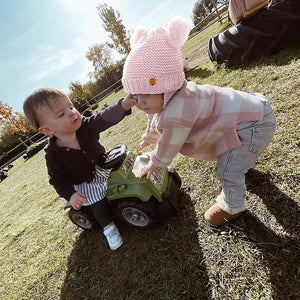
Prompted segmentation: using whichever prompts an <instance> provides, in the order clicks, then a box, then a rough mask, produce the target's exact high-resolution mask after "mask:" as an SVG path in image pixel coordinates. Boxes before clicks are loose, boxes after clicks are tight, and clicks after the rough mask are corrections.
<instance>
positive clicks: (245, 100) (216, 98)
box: [143, 81, 263, 167]
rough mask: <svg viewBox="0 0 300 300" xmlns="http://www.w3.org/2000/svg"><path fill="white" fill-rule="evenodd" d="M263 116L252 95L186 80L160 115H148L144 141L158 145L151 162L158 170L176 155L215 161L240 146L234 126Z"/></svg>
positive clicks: (261, 106) (259, 104) (259, 105)
mask: <svg viewBox="0 0 300 300" xmlns="http://www.w3.org/2000/svg"><path fill="white" fill-rule="evenodd" d="M262 117H263V104H262V102H261V100H260V99H258V98H257V97H256V96H254V95H251V94H248V93H245V92H241V91H237V90H234V89H232V88H228V87H216V86H211V85H197V84H196V83H194V82H192V81H185V82H184V84H183V86H182V88H181V89H180V90H179V91H178V92H177V93H176V94H175V95H174V96H173V97H172V98H171V100H170V102H169V103H168V105H167V106H166V107H165V109H164V110H163V111H162V112H161V113H160V114H159V115H148V118H149V120H148V125H147V129H146V132H145V133H144V135H143V140H144V141H145V142H147V143H149V144H155V143H156V144H157V145H156V148H155V149H154V151H153V152H152V154H151V160H152V162H153V164H154V165H156V166H159V167H163V166H167V165H169V164H170V163H171V162H172V160H173V158H174V157H175V156H176V154H177V153H181V154H183V155H186V156H190V157H194V158H198V159H203V160H217V158H218V156H219V155H221V154H222V153H224V152H226V151H228V150H231V149H234V148H236V147H239V146H240V145H241V142H240V140H239V137H238V135H237V132H236V127H237V124H239V123H241V122H248V121H257V120H260V119H261V118H262Z"/></svg>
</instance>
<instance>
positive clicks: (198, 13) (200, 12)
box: [193, 0, 228, 27]
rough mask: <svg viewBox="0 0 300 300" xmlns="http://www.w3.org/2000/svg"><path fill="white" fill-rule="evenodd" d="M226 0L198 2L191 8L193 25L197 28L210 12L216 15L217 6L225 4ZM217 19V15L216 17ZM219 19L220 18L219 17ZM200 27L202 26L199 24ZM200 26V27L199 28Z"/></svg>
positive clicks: (201, 0) (202, 0)
mask: <svg viewBox="0 0 300 300" xmlns="http://www.w3.org/2000/svg"><path fill="white" fill-rule="evenodd" d="M227 2H228V1H227V0H198V1H196V2H195V4H194V7H193V23H194V26H197V27H199V23H200V22H202V21H204V20H205V19H206V18H207V17H208V16H209V15H210V14H211V13H212V12H214V11H215V12H216V13H217V15H218V9H217V8H218V6H220V5H221V4H225V3H227ZM218 17H219V15H218ZM219 18H220V17H219ZM201 25H202V24H201ZM201 25H200V27H201Z"/></svg>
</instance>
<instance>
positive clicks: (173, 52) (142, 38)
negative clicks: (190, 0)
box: [122, 17, 189, 100]
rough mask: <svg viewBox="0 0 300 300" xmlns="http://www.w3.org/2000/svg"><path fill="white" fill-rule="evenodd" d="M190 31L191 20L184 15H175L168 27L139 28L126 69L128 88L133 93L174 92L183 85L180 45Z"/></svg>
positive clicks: (126, 84) (124, 77)
mask: <svg viewBox="0 0 300 300" xmlns="http://www.w3.org/2000/svg"><path fill="white" fill-rule="evenodd" d="M188 34H189V24H188V21H187V20H185V19H184V18H182V17H176V18H174V19H172V20H171V21H170V22H169V23H168V25H167V30H166V29H164V28H156V29H153V30H150V31H148V30H147V29H146V28H145V27H138V28H136V29H135V30H134V32H133V34H132V36H131V39H130V44H131V52H130V53H129V55H128V57H127V59H126V61H125V64H124V69H123V77H122V83H123V86H124V89H125V91H126V92H127V93H131V94H162V93H164V94H165V95H167V94H172V95H173V93H171V92H175V91H177V90H178V89H180V88H181V86H182V84H183V81H184V78H185V76H184V71H183V61H182V56H181V52H180V48H181V47H182V46H183V44H184V43H185V42H186V40H187V37H188ZM168 100H169V99H168Z"/></svg>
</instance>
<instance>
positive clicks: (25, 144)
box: [0, 2, 228, 170]
mask: <svg viewBox="0 0 300 300" xmlns="http://www.w3.org/2000/svg"><path fill="white" fill-rule="evenodd" d="M227 5H228V2H227V3H224V4H222V5H220V6H218V7H217V6H215V9H214V10H213V11H212V12H211V13H210V14H209V15H208V16H206V17H205V18H204V19H203V20H201V21H199V23H197V24H196V25H195V26H194V27H193V28H192V29H191V32H193V31H194V33H193V34H191V35H189V38H188V39H191V38H193V37H194V36H196V35H198V34H200V33H202V32H203V31H204V30H205V29H207V28H209V27H210V26H212V25H213V24H215V23H216V22H220V23H222V21H223V20H224V19H227V18H228V15H227V14H225V15H224V16H221V14H220V13H219V12H220V11H221V10H222V9H223V8H225V7H226V6H227ZM213 15H217V18H216V19H215V20H214V21H213V22H209V24H207V25H206V26H204V27H202V24H206V22H207V20H209V19H210V18H211V17H212V16H213ZM197 28H201V29H200V30H197ZM121 88H122V82H121V79H119V80H118V81H116V82H115V83H114V84H112V85H111V86H109V87H108V88H106V89H105V90H103V91H101V92H100V93H98V94H97V95H95V96H93V97H92V98H91V99H89V100H88V101H87V102H88V105H89V106H91V103H93V102H94V100H96V103H97V104H98V103H99V102H101V101H102V100H103V99H104V98H106V97H108V96H109V95H110V94H112V93H115V92H116V91H119V90H120V89H121ZM84 105H85V104H82V105H81V107H83V106H84ZM39 135H41V134H40V133H36V134H34V135H32V136H30V137H28V138H26V139H24V140H22V139H21V138H19V139H20V144H18V145H17V146H16V147H14V148H13V149H11V150H9V151H8V152H6V153H3V154H2V155H1V156H0V163H1V159H2V158H4V157H7V156H9V155H10V153H14V152H15V151H17V149H19V148H21V149H22V148H23V149H24V147H26V149H24V150H21V151H20V152H19V153H18V154H17V155H15V156H14V157H12V158H11V159H9V160H8V161H5V163H3V164H2V165H0V170H1V169H3V168H4V167H7V166H8V165H9V164H11V163H12V162H13V161H15V160H16V159H18V158H19V157H20V156H22V155H24V154H25V153H26V152H27V150H28V148H30V147H31V146H32V144H36V143H39V142H41V141H43V140H44V139H46V138H47V137H45V136H42V137H39V138H38V136H39ZM33 141H34V142H33Z"/></svg>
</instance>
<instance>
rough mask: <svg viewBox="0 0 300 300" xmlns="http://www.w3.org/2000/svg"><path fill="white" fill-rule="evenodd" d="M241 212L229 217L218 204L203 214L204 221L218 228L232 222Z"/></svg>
mask: <svg viewBox="0 0 300 300" xmlns="http://www.w3.org/2000/svg"><path fill="white" fill-rule="evenodd" d="M241 214H242V212H240V213H237V214H234V215H230V214H229V213H227V212H226V211H224V210H222V209H221V208H220V207H219V206H218V204H217V203H216V204H214V205H212V206H211V207H210V208H209V209H208V210H207V211H206V212H205V214H204V218H205V220H206V221H207V222H208V223H209V224H210V225H212V226H220V225H222V224H224V223H226V222H228V221H232V220H234V219H235V218H237V217H238V216H240V215H241Z"/></svg>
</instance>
